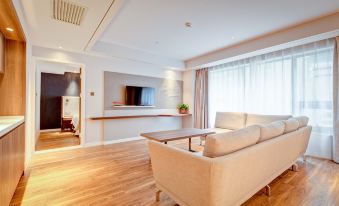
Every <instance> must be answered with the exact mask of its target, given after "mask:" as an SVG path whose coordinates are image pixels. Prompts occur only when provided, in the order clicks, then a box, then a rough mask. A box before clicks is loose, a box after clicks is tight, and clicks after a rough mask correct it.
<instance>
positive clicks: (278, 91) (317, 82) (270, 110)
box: [209, 39, 334, 136]
mask: <svg viewBox="0 0 339 206" xmlns="http://www.w3.org/2000/svg"><path fill="white" fill-rule="evenodd" d="M333 48H334V40H333V39H329V40H323V41H319V42H315V43H311V44H307V45H302V46H298V47H294V48H289V49H285V50H281V51H277V52H273V53H269V54H265V55H260V56H256V57H252V58H248V59H244V60H239V61H235V62H231V63H226V64H223V65H218V66H215V67H212V68H210V70H209V117H210V118H209V120H210V125H211V126H213V125H214V119H215V113H216V111H235V112H249V113H259V114H293V115H306V116H308V117H309V118H310V124H311V125H313V133H314V134H315V133H319V134H321V135H325V136H329V135H331V134H332V123H333V120H332V113H333V112H332V103H333V101H332V99H333V98H332V87H333V84H332V68H333Z"/></svg>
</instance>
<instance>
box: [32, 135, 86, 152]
mask: <svg viewBox="0 0 339 206" xmlns="http://www.w3.org/2000/svg"><path fill="white" fill-rule="evenodd" d="M77 145H80V139H79V137H78V136H74V134H73V133H72V132H42V133H40V136H39V139H38V141H37V143H36V146H35V150H36V151H41V150H48V149H56V148H63V147H70V146H77Z"/></svg>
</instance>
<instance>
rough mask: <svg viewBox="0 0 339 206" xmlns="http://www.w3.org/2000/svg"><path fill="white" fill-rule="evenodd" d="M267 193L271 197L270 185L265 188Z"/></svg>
mask: <svg viewBox="0 0 339 206" xmlns="http://www.w3.org/2000/svg"><path fill="white" fill-rule="evenodd" d="M265 193H266V195H267V196H271V187H270V186H269V185H266V186H265Z"/></svg>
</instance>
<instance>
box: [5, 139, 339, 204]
mask: <svg viewBox="0 0 339 206" xmlns="http://www.w3.org/2000/svg"><path fill="white" fill-rule="evenodd" d="M180 142H181V143H179V144H177V146H179V147H182V148H185V149H187V143H186V142H185V141H180ZM194 143H195V145H194V146H193V149H200V150H201V147H198V146H197V145H196V144H197V141H194ZM172 144H173V143H172ZM270 186H271V189H272V196H270V197H267V196H266V195H264V193H263V191H260V192H258V193H257V194H256V195H255V196H253V197H252V198H251V199H250V200H248V201H247V202H246V203H245V204H244V205H246V206H257V205H272V206H273V205H274V206H278V205H279V206H280V205H292V206H293V205H296V206H297V205H298V206H299V205H305V206H309V205H311V206H312V205H314V206H322V205H339V165H338V164H335V163H333V162H331V161H327V160H320V159H314V158H309V159H308V160H307V163H303V162H299V171H298V172H293V171H290V170H287V171H286V172H284V173H283V174H282V175H281V176H280V177H278V178H277V179H276V180H275V181H273V182H272V184H270ZM155 191H156V188H155V184H154V180H153V176H152V169H151V165H150V164H149V157H148V153H147V146H146V141H145V140H140V141H134V142H129V143H120V144H114V145H106V146H98V147H91V148H83V149H76V150H68V151H62V152H53V153H47V154H35V155H34V157H33V160H32V163H31V165H30V167H29V169H28V172H27V173H26V174H25V175H24V176H23V177H22V179H21V180H20V182H19V185H18V187H17V190H16V192H15V194H14V197H13V199H12V202H11V205H34V206H40V205H43V206H46V205H77V206H78V205H123V206H129V205H138V206H139V205H141V206H143V205H151V206H163V205H166V206H172V205H175V203H174V202H173V201H172V200H171V199H170V198H169V197H167V196H166V195H165V194H161V202H160V203H156V202H155Z"/></svg>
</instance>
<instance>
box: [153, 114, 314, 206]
mask: <svg viewBox="0 0 339 206" xmlns="http://www.w3.org/2000/svg"><path fill="white" fill-rule="evenodd" d="M240 114H241V113H218V114H217V120H216V128H219V129H227V130H225V131H228V130H232V131H228V132H222V133H217V134H214V135H209V136H207V138H206V143H205V147H204V151H203V153H202V154H201V155H199V154H196V153H192V152H188V151H186V150H182V149H179V148H176V147H173V146H170V145H164V144H161V143H158V142H153V141H149V152H150V156H151V160H152V168H153V173H154V178H155V182H156V185H157V187H158V189H159V190H161V191H163V192H165V193H166V194H167V195H169V196H170V197H171V198H172V199H173V200H174V201H176V202H177V203H178V204H180V205H181V206H185V205H186V206H227V205H232V206H233V205H240V204H242V203H243V202H245V201H246V200H247V199H249V198H250V197H251V196H253V195H254V194H255V193H256V192H258V191H259V190H260V189H262V188H263V187H265V186H266V185H268V184H269V183H270V182H271V181H272V180H274V179H275V178H276V177H277V176H279V175H280V174H281V173H282V172H284V171H285V170H287V169H288V168H289V167H291V166H292V165H293V164H294V163H295V162H296V160H297V158H298V157H300V156H302V155H303V154H304V153H305V151H306V148H307V145H308V141H309V137H310V133H311V129H312V128H311V126H307V122H308V118H307V117H296V118H289V117H290V116H273V115H269V116H266V115H253V114H251V115H249V114H242V115H240ZM227 115H229V117H230V118H227ZM239 115H240V116H242V118H239ZM265 117H267V118H265ZM241 126H242V127H241ZM246 126H247V127H246ZM273 192H274V191H273Z"/></svg>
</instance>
